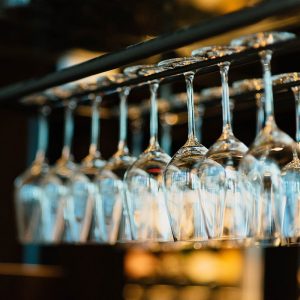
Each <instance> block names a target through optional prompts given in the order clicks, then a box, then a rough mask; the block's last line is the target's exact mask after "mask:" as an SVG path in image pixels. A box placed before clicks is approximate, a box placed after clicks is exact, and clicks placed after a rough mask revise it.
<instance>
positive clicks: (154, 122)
mask: <svg viewBox="0 0 300 300" xmlns="http://www.w3.org/2000/svg"><path fill="white" fill-rule="evenodd" d="M158 87H159V82H158V81H153V82H151V83H150V94H151V97H150V150H154V149H157V148H159V143H158V137H157V135H158V111H157V91H158Z"/></svg>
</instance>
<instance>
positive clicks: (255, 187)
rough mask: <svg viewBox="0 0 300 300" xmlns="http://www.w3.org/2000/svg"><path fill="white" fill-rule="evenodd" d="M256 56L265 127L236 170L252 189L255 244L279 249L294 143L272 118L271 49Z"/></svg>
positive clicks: (257, 43) (252, 42)
mask: <svg viewBox="0 0 300 300" xmlns="http://www.w3.org/2000/svg"><path fill="white" fill-rule="evenodd" d="M294 37H295V35H294V34H290V33H287V32H265V33H258V34H254V35H249V36H245V37H241V38H238V39H236V40H233V41H232V42H231V44H232V45H243V46H245V47H255V48H259V47H264V46H267V45H271V44H274V43H276V42H280V41H284V40H288V39H291V38H294ZM259 55H260V57H261V63H262V68H263V82H264V101H265V103H264V105H265V124H264V127H263V128H262V130H261V131H260V133H259V134H258V135H257V136H256V138H255V140H254V143H253V144H252V146H251V147H250V149H249V151H248V152H247V155H246V156H245V157H244V159H243V160H242V161H241V164H240V168H239V169H240V170H241V172H242V173H243V174H244V175H245V176H247V179H246V182H247V184H250V186H251V190H252V192H251V195H252V196H251V197H250V199H247V201H249V202H253V203H254V218H253V226H252V227H253V236H254V241H255V244H256V245H262V246H278V245H279V244H280V237H281V232H282V224H283V212H284V210H285V202H286V200H285V199H286V196H285V191H284V183H283V180H282V177H281V171H282V169H283V168H284V167H285V166H286V165H287V163H288V162H290V161H291V160H292V159H293V153H294V151H295V143H294V141H293V139H292V138H291V137H290V136H288V135H287V134H286V133H284V132H283V131H281V130H280V129H279V128H278V127H277V125H276V122H275V118H274V104H273V90H272V77H271V58H272V50H261V51H259ZM245 200H246V198H245Z"/></svg>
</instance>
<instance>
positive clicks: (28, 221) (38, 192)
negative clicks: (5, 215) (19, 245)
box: [15, 106, 50, 243]
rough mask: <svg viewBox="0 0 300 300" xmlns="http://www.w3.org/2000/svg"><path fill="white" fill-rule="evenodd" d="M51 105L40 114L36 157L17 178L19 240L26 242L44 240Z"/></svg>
mask: <svg viewBox="0 0 300 300" xmlns="http://www.w3.org/2000/svg"><path fill="white" fill-rule="evenodd" d="M49 112H50V108H49V107H48V106H44V107H42V108H41V109H40V112H39V117H38V147H37V152H36V155H35V159H34V161H33V163H32V164H31V166H30V167H29V169H28V170H26V171H25V172H24V173H23V174H22V175H20V176H19V177H17V178H16V180H15V206H16V215H17V225H18V235H19V240H20V241H21V242H23V243H28V242H41V241H42V240H43V235H42V233H43V232H42V230H41V219H42V210H41V206H42V203H41V201H42V199H43V189H42V181H43V179H44V178H45V176H46V174H47V173H48V171H49V166H48V163H47V160H46V151H47V145H48V122H47V116H48V114H49Z"/></svg>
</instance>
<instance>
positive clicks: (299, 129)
mask: <svg viewBox="0 0 300 300" xmlns="http://www.w3.org/2000/svg"><path fill="white" fill-rule="evenodd" d="M273 80H274V81H273V83H275V84H282V83H291V82H296V81H299V80H300V74H299V73H288V74H281V75H278V76H275V77H274V79H273ZM292 91H293V93H294V97H295V104H296V105H295V111H296V143H297V149H298V153H297V151H296V149H295V151H294V153H293V160H292V161H291V162H289V163H288V164H287V165H285V166H284V167H283V169H282V180H283V184H284V188H285V196H286V205H285V210H284V215H283V230H282V243H283V244H288V245H293V244H298V245H299V244H300V159H299V147H300V87H299V86H294V87H292Z"/></svg>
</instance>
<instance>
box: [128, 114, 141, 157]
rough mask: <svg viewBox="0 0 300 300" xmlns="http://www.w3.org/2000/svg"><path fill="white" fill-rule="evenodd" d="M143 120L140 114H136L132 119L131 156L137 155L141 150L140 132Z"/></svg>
mask: <svg viewBox="0 0 300 300" xmlns="http://www.w3.org/2000/svg"><path fill="white" fill-rule="evenodd" d="M142 123H143V120H142V118H141V116H138V118H137V119H135V120H132V122H131V132H132V144H131V146H132V147H131V149H132V154H133V156H136V157H137V156H139V155H140V153H141V152H142V143H143V133H142V127H143V126H142V125H143V124H142Z"/></svg>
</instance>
